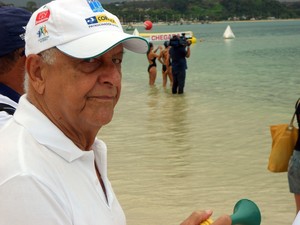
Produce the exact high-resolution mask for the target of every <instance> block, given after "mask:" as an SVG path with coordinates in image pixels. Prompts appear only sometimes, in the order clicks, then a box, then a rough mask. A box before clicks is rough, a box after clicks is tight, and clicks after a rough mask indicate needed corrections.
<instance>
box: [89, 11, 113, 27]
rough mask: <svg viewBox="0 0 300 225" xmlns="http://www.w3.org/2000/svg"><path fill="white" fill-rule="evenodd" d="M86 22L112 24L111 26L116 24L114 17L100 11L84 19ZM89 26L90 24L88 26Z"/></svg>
mask: <svg viewBox="0 0 300 225" xmlns="http://www.w3.org/2000/svg"><path fill="white" fill-rule="evenodd" d="M85 21H86V23H87V24H88V25H92V24H98V25H100V26H102V25H112V26H118V25H117V22H116V21H115V19H114V18H109V17H108V16H107V15H106V14H104V13H102V14H99V15H97V16H92V17H89V18H86V19H85ZM90 27H91V26H90Z"/></svg>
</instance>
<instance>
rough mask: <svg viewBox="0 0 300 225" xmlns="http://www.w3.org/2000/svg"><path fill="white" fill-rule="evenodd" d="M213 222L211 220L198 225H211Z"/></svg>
mask: <svg viewBox="0 0 300 225" xmlns="http://www.w3.org/2000/svg"><path fill="white" fill-rule="evenodd" d="M213 222H214V221H213V220H212V219H210V218H209V219H207V220H205V221H204V222H202V223H200V225H211V224H212V223H213Z"/></svg>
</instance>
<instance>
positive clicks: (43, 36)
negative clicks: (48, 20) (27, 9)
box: [37, 25, 49, 42]
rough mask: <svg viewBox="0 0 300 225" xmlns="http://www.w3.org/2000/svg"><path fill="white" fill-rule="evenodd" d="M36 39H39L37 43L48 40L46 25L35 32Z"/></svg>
mask: <svg viewBox="0 0 300 225" xmlns="http://www.w3.org/2000/svg"><path fill="white" fill-rule="evenodd" d="M37 35H38V38H39V42H44V41H47V39H48V38H49V35H48V31H47V27H46V25H44V26H41V27H40V28H39V30H38V32H37Z"/></svg>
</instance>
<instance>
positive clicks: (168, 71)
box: [158, 41, 173, 88]
mask: <svg viewBox="0 0 300 225" xmlns="http://www.w3.org/2000/svg"><path fill="white" fill-rule="evenodd" d="M164 46H165V48H164V49H163V50H162V51H161V52H160V55H159V57H158V61H159V62H160V63H161V64H162V77H163V87H164V88H165V87H166V86H167V82H168V77H169V80H170V86H171V87H172V84H173V76H172V67H171V60H170V54H169V50H170V46H169V42H168V41H165V42H164Z"/></svg>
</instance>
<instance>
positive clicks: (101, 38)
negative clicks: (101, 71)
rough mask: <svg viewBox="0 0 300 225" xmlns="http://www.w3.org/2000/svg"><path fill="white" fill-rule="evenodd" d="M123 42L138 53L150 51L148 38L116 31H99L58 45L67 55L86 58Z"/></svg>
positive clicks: (98, 54)
mask: <svg viewBox="0 0 300 225" xmlns="http://www.w3.org/2000/svg"><path fill="white" fill-rule="evenodd" d="M121 43H122V44H123V46H124V48H126V49H128V50H130V51H133V52H136V53H146V52H147V51H148V41H147V40H146V39H144V38H142V37H139V36H135V35H131V34H127V33H121V32H115V31H102V32H97V33H94V34H90V35H88V36H85V37H82V38H80V39H77V40H74V41H70V42H68V43H65V44H62V45H58V46H56V47H57V48H58V49H59V50H60V51H62V52H64V53H65V54H67V55H70V56H72V57H75V58H80V59H86V58H93V57H97V56H100V55H102V54H104V53H105V52H107V51H109V50H110V49H112V48H114V47H115V46H117V45H118V44H121Z"/></svg>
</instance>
